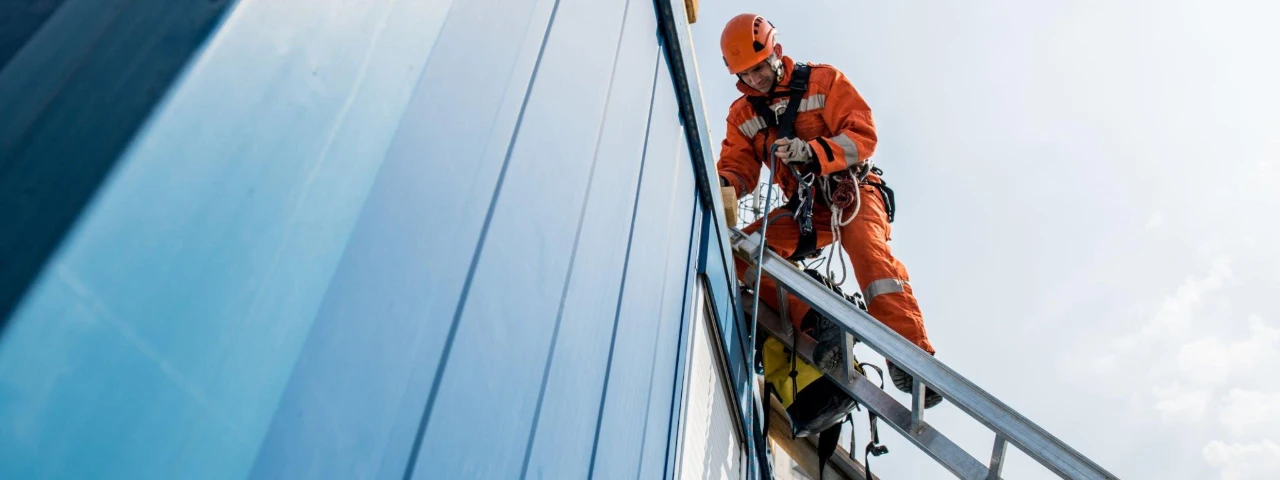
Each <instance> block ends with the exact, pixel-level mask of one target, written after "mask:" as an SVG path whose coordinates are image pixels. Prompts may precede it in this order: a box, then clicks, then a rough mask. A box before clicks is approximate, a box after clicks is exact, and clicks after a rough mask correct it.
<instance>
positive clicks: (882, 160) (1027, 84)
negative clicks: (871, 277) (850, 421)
mask: <svg viewBox="0 0 1280 480" xmlns="http://www.w3.org/2000/svg"><path fill="white" fill-rule="evenodd" d="M744 11H750V12H755V13H760V14H762V15H765V16H766V17H767V18H769V19H770V20H771V21H772V22H773V23H774V25H776V26H777V27H778V28H779V31H780V34H781V37H780V40H781V43H782V44H783V46H784V50H785V53H787V54H788V55H791V56H792V57H794V58H796V59H798V60H801V61H815V62H822V63H828V64H832V65H834V66H836V67H838V68H840V69H841V70H843V71H844V72H845V73H846V74H847V75H848V76H849V77H850V78H851V80H852V81H853V83H854V85H855V87H856V88H858V89H859V91H860V92H861V93H862V94H863V96H864V97H865V98H866V99H867V101H868V103H869V104H870V105H871V107H872V111H873V113H874V115H875V120H876V122H877V127H878V131H879V134H880V144H879V146H878V148H877V152H876V156H875V159H876V162H877V163H878V164H879V165H881V166H882V167H884V168H885V170H886V171H887V176H886V178H887V180H888V182H889V183H890V185H892V186H893V187H894V188H895V190H896V191H897V194H898V205H899V212H898V219H897V221H896V222H895V224H894V241H893V243H892V246H893V248H894V251H895V253H896V254H898V255H899V256H900V257H901V259H902V260H903V261H904V262H905V263H906V265H907V267H908V269H909V270H910V271H911V274H912V284H913V286H914V287H915V290H916V292H917V295H918V296H919V298H920V301H921V304H922V307H923V308H924V311H925V316H926V323H927V324H928V326H929V328H930V333H931V339H932V340H933V343H934V345H935V346H936V347H937V348H938V351H939V353H938V355H939V358H941V359H942V360H943V361H945V362H947V363H948V364H949V365H951V366H952V367H953V368H955V369H957V370H958V371H960V372H961V373H962V374H964V375H966V376H968V377H969V378H970V379H972V380H974V381H975V382H976V383H977V384H979V385H980V386H982V387H984V388H986V389H987V390H988V391H990V392H992V393H993V394H995V395H996V396H997V397H999V398H1001V399H1002V400H1004V401H1005V402H1006V403H1009V404H1011V405H1012V406H1014V407H1015V408H1017V409H1019V410H1020V411H1021V412H1022V413H1023V414H1025V415H1027V416H1028V417H1030V418H1031V419H1032V420H1034V421H1036V422H1038V423H1039V424H1041V425H1042V426H1043V427H1045V428H1046V429H1048V430H1049V431H1050V432H1052V433H1054V434H1055V435H1058V436H1059V437H1060V438H1063V439H1064V440H1066V441H1067V442H1068V443H1070V444H1071V445H1073V446H1074V447H1076V448H1077V449H1078V450H1080V451H1082V452H1084V453H1085V454H1086V455H1089V456H1090V457H1091V458H1093V459H1094V460H1095V461H1098V462H1099V463H1101V464H1102V465H1103V466H1105V467H1106V468H1107V469H1109V470H1111V471H1112V472H1113V473H1116V474H1117V475H1119V476H1120V477H1122V478H1222V479H1231V480H1235V479H1262V478H1266V479H1274V478H1280V433H1278V432H1280V375H1277V374H1276V373H1275V371H1276V369H1277V368H1278V367H1280V303H1277V302H1275V301H1273V300H1274V298H1275V296H1276V294H1275V292H1277V291H1280V277H1278V276H1277V275H1276V273H1275V272H1276V271H1277V270H1280V251H1278V249H1277V248H1276V245H1280V213H1277V212H1280V190H1278V187H1280V165H1277V163H1278V161H1280V87H1277V86H1278V85H1280V57H1278V56H1277V54H1276V52H1275V49H1276V47H1277V46H1278V45H1280V29H1277V28H1275V25H1274V23H1275V20H1276V19H1277V18H1280V5H1277V4H1276V3H1274V2H1263V1H1261V0H1258V1H1252V2H1250V1H1243V0H1226V1H1212V2H1211V1H1207V0H1173V1H1154V0H1150V1H1148V0H1129V1H1118V2H1117V1H1100V0H1087V1H1064V0H1057V1H1041V2H1018V1H1013V0H975V1H973V2H964V3H963V4H961V3H959V2H931V3H927V4H924V3H918V2H848V1H840V2H837V1H817V0H812V1H799V2H785V3H784V2H762V1H737V2H706V1H704V2H702V5H701V11H700V15H699V21H698V23H696V24H694V25H693V26H692V31H693V36H694V39H695V49H696V51H697V52H698V55H699V57H698V61H699V64H700V67H699V70H700V72H699V76H700V82H701V85H702V90H703V93H704V102H705V107H706V110H707V116H708V118H709V119H711V125H710V130H711V136H712V138H713V143H714V144H715V146H716V149H717V150H718V148H719V140H720V139H721V138H723V135H724V128H725V125H724V121H723V118H724V115H725V112H726V111H727V108H728V105H729V103H730V102H732V100H733V99H734V98H735V97H736V96H737V95H738V93H737V91H736V90H735V89H734V87H733V78H732V77H730V76H728V74H727V72H725V70H724V69H723V66H722V65H723V64H722V63H721V60H720V58H719V52H718V49H719V47H718V46H719V35H720V29H721V28H722V26H723V25H724V22H725V21H727V20H728V19H729V18H730V17H731V16H732V15H734V14H737V13H741V12H744ZM866 357H868V358H873V357H874V355H873V354H870V353H867V354H866ZM929 415H930V417H929V418H930V419H931V421H932V423H933V424H934V425H935V426H937V427H938V428H939V429H941V430H942V431H944V432H945V433H947V434H948V435H950V436H952V437H953V438H955V439H957V441H958V442H959V443H960V444H961V445H962V446H964V447H965V448H966V449H968V450H969V451H970V452H972V453H973V454H974V455H975V456H976V457H978V458H987V457H988V456H989V455H990V441H991V436H990V433H988V432H987V431H986V430H985V429H983V428H981V427H979V426H978V425H977V424H976V423H975V422H973V421H971V420H970V419H969V418H968V417H967V416H966V415H965V414H963V413H962V412H960V411H958V410H956V409H955V408H954V407H943V408H940V409H935V410H931V411H930V413H929ZM861 425H862V426H863V428H865V422H864V423H862V424H861ZM885 436H886V437H887V443H888V444H889V446H890V449H891V450H892V453H891V454H890V455H889V456H887V457H882V458H881V459H877V460H878V461H876V462H875V466H876V470H877V473H878V474H882V475H884V477H885V478H947V474H946V473H945V472H944V471H942V470H941V469H940V468H938V467H936V466H935V465H934V464H933V463H932V461H930V460H928V459H927V458H926V457H925V456H924V455H923V454H920V453H918V452H917V451H916V450H915V449H914V448H913V447H911V446H910V445H909V444H907V443H906V442H905V441H903V440H902V439H901V437H899V436H898V435H897V434H896V433H887V434H886V435H885ZM860 438H862V439H865V438H866V437H865V434H863V435H860ZM1011 455H1012V456H1013V458H1012V459H1011V463H1010V464H1009V465H1008V466H1007V467H1006V470H1005V472H1006V476H1008V477H1010V478H1053V477H1052V476H1051V475H1050V474H1049V473H1048V472H1046V471H1045V470H1043V469H1041V468H1040V467H1039V466H1038V465H1037V464H1035V463H1034V462H1033V461H1031V460H1030V459H1029V458H1028V457H1026V456H1025V455H1022V454H1020V453H1011Z"/></svg>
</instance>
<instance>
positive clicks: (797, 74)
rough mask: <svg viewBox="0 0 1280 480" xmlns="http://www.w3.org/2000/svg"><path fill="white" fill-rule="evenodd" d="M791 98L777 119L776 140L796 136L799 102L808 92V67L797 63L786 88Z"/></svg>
mask: <svg viewBox="0 0 1280 480" xmlns="http://www.w3.org/2000/svg"><path fill="white" fill-rule="evenodd" d="M787 89H788V90H790V91H791V98H790V99H788V101H787V110H786V111H785V112H783V113H782V118H779V119H778V138H790V137H794V136H795V134H796V130H795V123H796V114H798V113H800V101H801V100H804V92H806V91H808V90H809V66H808V65H806V64H803V63H797V64H796V66H795V68H793V69H792V70H791V83H790V84H789V85H788V86H787Z"/></svg>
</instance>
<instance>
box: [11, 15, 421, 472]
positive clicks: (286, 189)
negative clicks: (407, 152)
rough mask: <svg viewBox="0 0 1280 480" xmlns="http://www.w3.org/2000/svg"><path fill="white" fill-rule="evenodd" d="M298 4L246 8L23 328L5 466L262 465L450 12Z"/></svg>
mask: <svg viewBox="0 0 1280 480" xmlns="http://www.w3.org/2000/svg"><path fill="white" fill-rule="evenodd" d="M291 1H292V2H293V3H294V4H295V5H294V6H301V5H303V4H307V5H310V4H309V3H307V2H305V1H303V0H291ZM81 3H85V2H77V5H78V4H81ZM140 3H143V2H133V4H140ZM286 7H288V5H287V2H283V1H280V2H242V3H240V4H239V7H238V8H239V9H238V10H237V11H236V13H235V14H233V15H231V16H230V17H229V18H228V20H227V21H226V22H225V23H224V24H222V26H221V28H220V29H219V30H218V32H217V34H216V35H215V38H216V41H214V42H212V43H211V44H210V45H209V46H208V47H207V48H205V49H204V50H203V51H202V53H201V55H200V56H199V57H198V58H197V59H196V60H195V62H194V63H193V66H192V68H191V69H190V70H189V71H188V72H187V74H186V75H184V76H183V80H182V82H180V83H178V84H176V85H175V86H174V88H173V89H172V90H171V91H169V92H168V94H167V96H166V100H165V102H164V103H163V104H162V105H161V106H160V107H159V108H158V110H157V111H156V112H155V114H154V115H153V116H152V117H151V118H150V119H149V120H148V126H147V128H146V129H144V130H143V131H142V132H141V133H140V135H139V136H138V137H137V138H136V139H134V141H133V143H132V145H131V147H130V148H129V149H128V151H127V154H126V155H125V156H124V157H122V158H121V160H120V162H119V165H118V166H117V168H116V170H115V171H114V172H113V174H112V176H111V177H110V179H109V181H108V182H106V183H105V184H104V186H103V188H102V191H101V192H99V194H98V195H97V197H96V199H95V201H94V203H93V205H92V206H91V207H90V208H89V209H87V210H86V212H85V214H84V216H83V218H82V220H81V221H80V222H79V224H78V225H77V226H76V228H75V229H74V231H73V234H72V235H71V236H70V237H68V240H67V242H66V243H65V244H64V245H63V247H62V248H61V250H60V252H59V253H58V255H57V256H56V257H55V259H54V260H53V262H51V263H50V264H49V266H48V267H47V268H46V269H45V271H44V273H43V275H42V277H41V279H40V281H39V283H37V284H36V285H35V288H33V289H32V292H31V294H30V295H29V296H28V297H27V298H26V299H25V301H24V304H23V306H22V308H21V310H20V311H19V312H18V314H17V315H15V316H14V318H13V323H12V328H11V329H10V330H9V331H7V332H5V336H4V338H3V343H0V385H3V388H4V390H3V392H4V393H2V394H0V395H3V401H0V404H2V407H0V423H4V424H8V423H9V422H11V421H16V422H18V423H20V424H24V425H26V427H25V428H27V429H28V430H27V432H26V434H24V435H11V434H10V435H6V434H4V433H0V451H5V452H24V453H29V454H24V455H23V456H22V459H21V462H4V461H0V469H7V468H15V469H18V468H26V467H24V465H26V466H30V467H31V468H33V469H36V470H37V471H42V470H39V469H40V468H49V469H54V470H55V471H64V470H58V469H65V471H66V472H67V474H68V475H70V476H72V477H80V478H83V477H121V478H131V479H132V478H173V477H182V478H198V477H200V476H208V477H218V478H242V477H244V476H246V475H247V473H248V471H249V470H250V469H251V467H252V465H253V461H254V457H255V455H256V454H257V451H258V446H259V445H260V444H261V442H262V440H263V437H264V436H265V434H266V432H267V430H268V428H269V426H270V423H271V419H272V416H273V415H274V414H275V411H276V406H277V404H278V402H279V399H280V398H281V394H282V392H283V391H284V386H285V383H286V381H287V380H288V379H289V377H290V375H291V372H292V370H293V367H294V363H295V361H296V360H297V358H298V353H299V351H300V350H301V349H302V346H303V343H304V341H305V339H306V338H307V335H308V331H309V329H310V328H311V325H312V321H313V319H314V318H315V316H316V311H317V309H318V308H319V306H320V303H321V299H322V298H323V297H324V293H325V290H326V289H327V288H328V286H329V283H330V279H331V277H332V276H333V274H334V271H335V269H336V268H337V265H338V263H339V258H340V257H341V255H342V252H343V249H344V246H345V245H346V244H347V241H348V239H349V237H350V235H351V232H352V229H353V228H354V226H355V224H356V218H357V216H358V214H359V212H360V211H361V206H362V205H363V204H364V202H365V199H366V197H367V195H368V192H369V188H370V186H371V185H372V183H373V180H374V177H375V175H376V174H377V172H378V170H379V168H380V167H381V165H382V158H383V156H384V154H385V153H386V150H387V148H388V145H389V144H390V142H391V138H392V137H393V135H394V132H395V129H396V126H397V124H398V123H399V118H400V115H401V113H402V112H403V110H404V108H405V105H406V104H407V103H408V101H409V97H410V93H411V91H412V88H413V86H414V85H415V83H416V77H417V75H418V72H421V70H422V66H423V64H424V63H425V61H426V58H427V54H428V51H429V50H430V47H431V44H432V43H434V41H435V36H434V32H436V31H438V25H439V24H440V22H441V21H442V20H443V16H444V15H443V11H441V9H440V8H439V7H440V5H439V4H438V3H436V4H432V3H410V2H396V1H394V0H379V1H376V2H363V3H348V4H343V5H342V7H341V8H340V9H339V8H338V7H335V10H333V11H323V10H321V11H316V10H306V9H301V8H298V9H292V8H286ZM70 8H72V4H70V3H69V4H68V5H67V6H65V7H64V8H63V10H62V11H60V12H59V15H62V14H63V13H64V12H66V11H68V9H70ZM134 20H136V19H134ZM188 20H189V19H181V20H178V19H174V18H168V19H167V20H166V21H168V22H173V23H182V22H186V21H188ZM53 21H54V20H51V22H53ZM50 25H52V23H51V24H50ZM282 32H283V33H282ZM266 39H271V41H270V42H267V41H266ZM161 43H163V42H161ZM266 43H269V44H270V45H271V46H272V48H263V45H264V44H266ZM24 53H25V51H24ZM135 53H136V52H135ZM143 56H145V55H143ZM131 58H132V57H131ZM136 58H142V57H136ZM104 108H105V107H104ZM53 163H55V164H56V162H53ZM86 398H87V399H98V398H105V399H106V400H103V401H96V400H94V401H85V399H86ZM15 419H16V420H15ZM122 438H128V439H131V440H130V441H121V440H120V439H122ZM7 473H8V471H7V470H0V477H4V478H10V477H12V476H11V475H8V474H7ZM15 478H21V477H15Z"/></svg>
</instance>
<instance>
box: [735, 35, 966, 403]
mask: <svg viewBox="0 0 1280 480" xmlns="http://www.w3.org/2000/svg"><path fill="white" fill-rule="evenodd" d="M720 49H721V53H722V54H723V56H724V62H725V65H726V66H727V67H728V69H729V73H730V74H733V75H736V76H737V80H738V82H737V86H738V90H739V91H741V92H742V96H741V97H739V98H738V99H737V100H735V101H734V102H733V104H732V105H731V106H730V107H729V116H728V127H727V128H726V129H725V139H724V141H723V142H722V144H721V148H720V159H719V161H718V162H717V164H716V169H717V172H718V174H719V177H720V185H721V187H722V188H721V194H722V195H723V196H724V198H725V209H726V213H727V214H728V216H729V217H730V218H731V219H732V220H731V224H736V212H737V198H738V197H740V196H742V195H744V194H746V193H748V192H751V191H752V190H754V188H755V186H756V184H757V182H758V181H759V178H760V170H761V168H762V167H767V166H768V165H769V162H771V161H774V162H777V168H776V169H774V170H772V171H771V175H772V183H776V184H778V185H780V186H781V187H782V190H783V191H784V192H785V194H786V196H787V198H788V199H789V201H788V202H787V204H785V205H783V206H781V207H778V208H776V209H774V210H772V211H770V212H768V213H767V214H766V215H767V217H768V219H769V224H768V228H767V230H766V233H765V240H766V244H767V245H768V247H769V248H770V249H771V250H773V251H774V252H776V253H777V254H778V255H781V256H782V257H786V258H790V259H792V260H798V259H802V258H805V257H810V256H812V255H813V254H815V253H816V252H817V251H820V250H821V249H822V248H824V247H826V246H827V245H830V244H831V243H832V242H833V241H836V242H839V244H840V246H841V247H842V248H843V249H844V252H845V253H847V254H848V257H849V260H850V262H851V263H852V264H853V269H854V275H855V277H856V278H857V281H858V284H859V286H860V287H861V290H862V294H863V298H864V300H865V301H866V304H867V311H868V313H870V314H871V316H873V317H875V318H876V319H878V320H879V321H880V322H882V323H884V324H885V325H887V326H888V327H889V328H891V329H893V331H895V332H898V334H900V335H902V336H903V337H905V338H906V339H907V340H908V341H911V342H913V343H915V344H916V345H917V346H919V347H920V348H921V349H923V350H924V351H926V352H928V353H929V354H933V353H934V348H933V345H932V344H930V343H929V338H928V336H927V335H926V334H925V328H924V318H923V316H922V314H921V312H920V306H919V304H918V303H917V302H916V298H915V296H914V295H913V293H912V290H911V284H910V282H909V278H908V276H907V269H906V267H904V266H903V264H902V262H900V261H898V260H897V259H896V258H894V256H893V254H892V253H890V251H889V245H888V241H889V239H890V227H889V223H890V222H891V221H892V219H893V207H894V205H893V194H892V190H889V189H888V187H887V186H885V185H884V181H883V179H882V178H881V176H880V174H881V173H882V171H881V170H880V169H879V168H876V167H874V166H872V165H871V163H870V161H869V159H870V158H871V154H872V153H874V152H875V147H876V130H875V124H874V122H873V121H872V118H871V109H870V107H868V106H867V103H866V102H865V101H864V100H863V99H862V97H861V96H860V95H859V94H858V92H857V91H856V90H855V89H854V87H853V84H852V83H850V81H849V79H848V77H846V76H845V75H844V73H842V72H841V71H840V70H837V69H836V68H834V67H832V66H830V65H824V64H797V63H796V62H795V61H794V60H792V59H791V58H790V57H788V56H785V55H783V53H782V45H781V44H779V43H778V41H777V30H775V29H774V26H773V25H772V24H770V23H769V22H768V21H767V20H765V19H764V18H763V17H761V16H759V15H755V14H750V13H745V14H742V15H738V16H736V17H733V19H731V20H729V23H728V24H727V25H725V28H724V32H723V34H722V35H721V37H720ZM804 77H807V79H806V78H804ZM797 80H798V81H797ZM806 80H807V85H806ZM794 98H799V99H800V101H799V102H793V99H794ZM793 103H794V105H793ZM780 133H781V134H782V135H779V134H780ZM780 137H781V138H780ZM771 154H772V155H773V157H774V158H772V159H771V158H770V155H771ZM854 192H856V195H854ZM842 194H843V195H842ZM806 196H807V197H808V198H807V201H806V198H805V197H806ZM762 221H763V218H761V219H760V220H756V221H755V222H754V223H752V224H751V225H750V226H747V227H746V228H745V229H743V231H744V232H745V233H747V234H752V233H755V232H756V231H758V230H760V228H761V224H762ZM833 221H834V223H833ZM806 227H807V228H806ZM837 253H838V252H837ZM831 261H840V260H839V259H838V258H837V259H833V260H831ZM737 267H738V268H737V271H738V276H739V280H742V281H743V282H744V283H747V284H751V283H753V282H754V281H755V278H754V277H755V274H754V270H753V271H752V272H753V273H751V275H750V277H746V276H747V275H748V268H747V267H748V266H747V264H746V263H745V262H743V261H742V260H738V261H737ZM757 291H758V292H763V293H762V294H761V295H760V297H761V299H763V300H764V301H765V303H766V304H769V305H770V306H771V307H773V308H774V309H775V310H778V305H776V303H777V295H771V294H768V293H770V292H775V291H777V290H776V286H775V285H774V283H773V281H772V280H771V279H769V278H768V277H767V276H764V277H763V278H762V279H761V284H760V285H758V286H757ZM788 303H789V304H788V309H789V312H790V314H791V317H792V318H791V320H792V322H794V323H795V324H796V325H799V324H800V320H801V319H802V318H803V317H804V316H805V315H806V314H807V313H808V312H809V306H808V305H807V304H805V303H804V302H802V301H800V300H799V299H796V298H795V297H792V298H790V301H789V302H788ZM888 367H889V373H890V377H891V378H892V380H893V383H894V385H895V386H897V387H898V388H899V389H901V390H902V391H904V392H908V393H910V392H911V387H912V379H911V377H910V375H909V374H907V373H906V372H904V371H902V370H901V369H899V368H898V367H896V366H895V365H893V364H892V363H889V365H888ZM941 401H942V397H941V396H939V395H938V394H937V393H936V392H933V391H932V390H927V392H926V405H928V406H933V405H936V404H938V403H939V402H941Z"/></svg>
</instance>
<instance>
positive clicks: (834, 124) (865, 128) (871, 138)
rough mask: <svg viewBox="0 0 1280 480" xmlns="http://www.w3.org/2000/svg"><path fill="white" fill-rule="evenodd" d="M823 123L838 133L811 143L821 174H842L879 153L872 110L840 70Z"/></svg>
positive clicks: (830, 89)
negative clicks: (841, 172)
mask: <svg viewBox="0 0 1280 480" xmlns="http://www.w3.org/2000/svg"><path fill="white" fill-rule="evenodd" d="M822 120H823V121H824V122H826V124H827V128H828V129H829V131H831V132H835V133H834V134H833V135H832V136H831V137H826V138H824V137H818V138H815V139H813V140H810V141H809V145H810V146H811V147H813V154H814V156H815V157H817V161H818V165H820V166H821V167H822V175H827V174H830V173H834V172H839V171H841V170H844V169H846V168H849V167H851V166H853V165H855V164H857V163H858V162H862V161H864V160H866V159H868V158H871V154H872V153H874V152H875V150H876V126H875V122H874V121H872V119H871V107H868V106H867V102H866V101H865V100H863V99H862V95H859V94H858V91H857V90H854V88H853V84H852V83H850V82H849V79H848V78H847V77H845V76H844V73H842V72H840V71H839V70H836V73H835V78H833V79H832V81H831V86H830V87H829V88H828V89H827V99H826V104H825V106H824V107H823V109H822Z"/></svg>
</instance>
